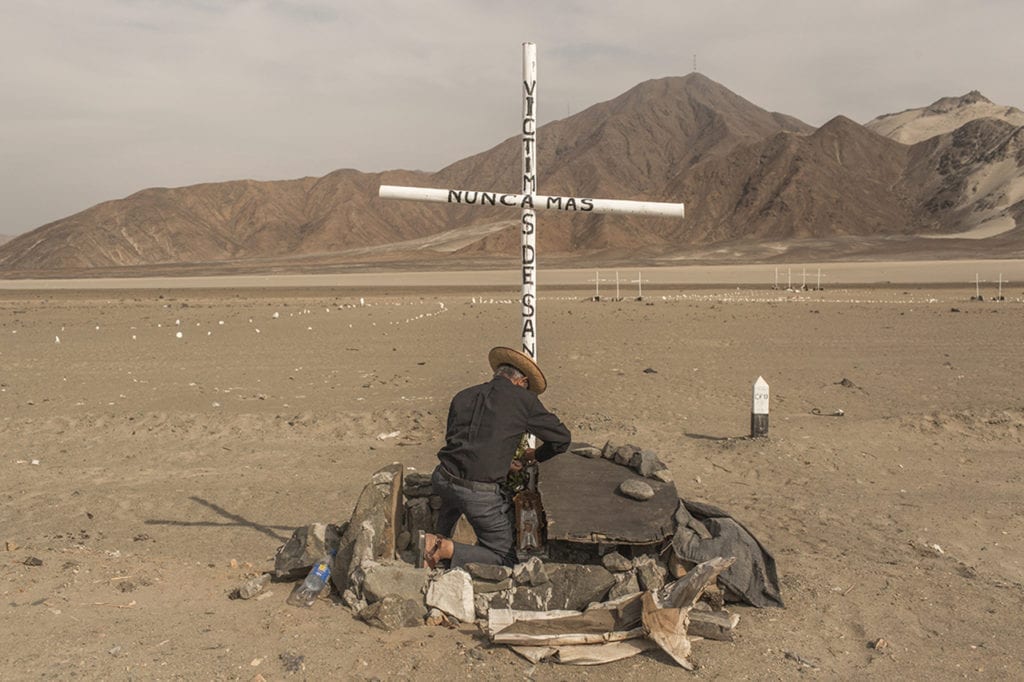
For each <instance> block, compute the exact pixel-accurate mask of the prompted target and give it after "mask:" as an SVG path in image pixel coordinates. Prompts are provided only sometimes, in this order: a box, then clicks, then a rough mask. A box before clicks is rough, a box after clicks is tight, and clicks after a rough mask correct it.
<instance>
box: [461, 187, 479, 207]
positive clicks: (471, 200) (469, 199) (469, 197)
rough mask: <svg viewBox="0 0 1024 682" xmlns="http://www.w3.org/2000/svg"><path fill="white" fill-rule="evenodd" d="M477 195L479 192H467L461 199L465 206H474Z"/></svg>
mask: <svg viewBox="0 0 1024 682" xmlns="http://www.w3.org/2000/svg"><path fill="white" fill-rule="evenodd" d="M478 194H479V192H470V191H468V190H467V191H466V192H464V193H463V197H464V198H465V200H466V203H467V204H475V203H476V200H477V195H478Z"/></svg>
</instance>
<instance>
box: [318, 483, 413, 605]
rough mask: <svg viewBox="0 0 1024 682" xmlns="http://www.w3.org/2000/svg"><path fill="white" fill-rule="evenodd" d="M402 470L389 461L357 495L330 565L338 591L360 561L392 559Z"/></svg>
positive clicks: (342, 589) (398, 513)
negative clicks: (357, 497) (336, 552)
mask: <svg viewBox="0 0 1024 682" xmlns="http://www.w3.org/2000/svg"><path fill="white" fill-rule="evenodd" d="M402 473H403V467H402V465H401V464H397V463H396V464H389V465H388V466H386V467H384V468H383V469H380V470H379V471H377V472H376V473H374V474H373V476H372V477H371V479H370V482H369V483H367V484H366V485H365V486H364V487H363V491H362V492H361V493H360V494H359V499H358V501H356V506H355V509H354V510H353V511H352V516H351V517H350V518H349V522H348V526H347V528H346V529H345V532H344V533H343V534H342V536H341V541H340V542H339V544H338V554H337V555H336V556H335V557H334V563H333V564H332V566H331V582H333V583H334V586H335V588H337V591H338V592H339V593H344V591H345V590H346V589H347V588H348V586H349V585H348V581H349V575H351V573H352V571H353V570H354V569H355V568H356V567H357V566H359V565H360V564H361V563H362V562H364V561H366V560H368V559H372V560H378V559H383V560H385V561H390V560H391V559H393V558H394V554H395V536H396V535H397V534H398V527H397V526H398V522H399V521H400V519H399V518H397V517H400V516H401V512H402V511H403V508H402V507H401V505H399V504H398V498H399V497H400V496H401V495H400V494H399V493H400V490H399V486H400V485H401V481H402Z"/></svg>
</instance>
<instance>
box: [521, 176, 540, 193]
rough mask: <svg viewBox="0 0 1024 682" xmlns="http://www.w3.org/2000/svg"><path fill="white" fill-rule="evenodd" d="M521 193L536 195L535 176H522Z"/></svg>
mask: <svg viewBox="0 0 1024 682" xmlns="http://www.w3.org/2000/svg"><path fill="white" fill-rule="evenodd" d="M523 193H524V194H536V193H537V176H536V175H524V176H523Z"/></svg>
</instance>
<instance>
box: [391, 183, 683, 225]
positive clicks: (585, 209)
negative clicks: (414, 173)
mask: <svg viewBox="0 0 1024 682" xmlns="http://www.w3.org/2000/svg"><path fill="white" fill-rule="evenodd" d="M380 197H381V198H382V199H405V200H409V201H433V202H436V203H442V204H464V205H469V206H507V207H509V208H520V209H522V208H532V209H534V210H551V211H568V212H570V213H621V214H627V215H641V216H656V217H662V218H682V217H683V216H684V214H685V209H684V208H683V204H670V203H664V202H658V201H626V200H622V199H591V198H583V197H556V196H544V195H541V194H504V193H502V192H480V191H474V190H463V189H432V188H430V187H399V186H396V185H381V186H380Z"/></svg>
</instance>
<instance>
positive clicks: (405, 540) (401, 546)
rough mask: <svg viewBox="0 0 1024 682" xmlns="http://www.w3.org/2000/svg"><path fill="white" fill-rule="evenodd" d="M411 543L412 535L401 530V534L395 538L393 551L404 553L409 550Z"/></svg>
mask: <svg viewBox="0 0 1024 682" xmlns="http://www.w3.org/2000/svg"><path fill="white" fill-rule="evenodd" d="M411 541H412V533H410V532H409V531H407V530H403V531H402V532H401V533H399V534H398V537H396V538H395V551H396V552H404V551H405V550H407V549H409V543H410V542H411Z"/></svg>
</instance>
